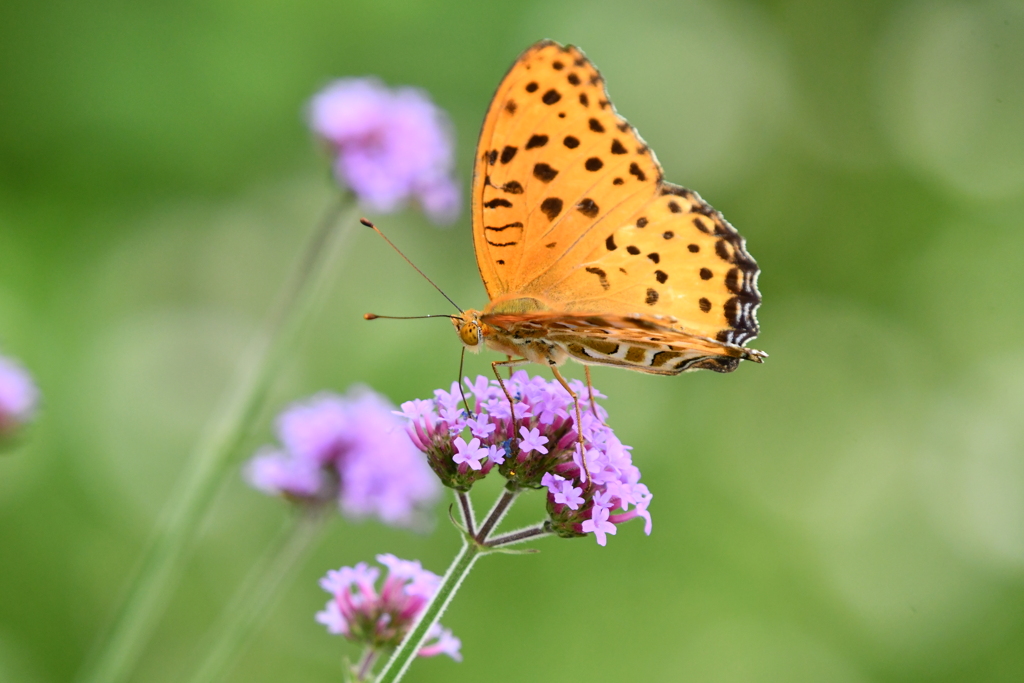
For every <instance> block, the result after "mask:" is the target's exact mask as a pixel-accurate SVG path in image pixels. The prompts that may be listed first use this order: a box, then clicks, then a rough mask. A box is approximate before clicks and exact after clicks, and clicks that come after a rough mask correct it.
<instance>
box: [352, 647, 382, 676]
mask: <svg viewBox="0 0 1024 683" xmlns="http://www.w3.org/2000/svg"><path fill="white" fill-rule="evenodd" d="M379 655H380V650H374V649H372V648H367V649H366V652H364V653H363V657H362V659H360V660H359V670H358V671H356V679H355V680H356V683H365V681H368V680H370V674H371V673H372V671H373V665H374V664H375V663H376V662H377V657H378V656H379Z"/></svg>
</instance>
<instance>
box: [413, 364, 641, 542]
mask: <svg viewBox="0 0 1024 683" xmlns="http://www.w3.org/2000/svg"><path fill="white" fill-rule="evenodd" d="M465 383H466V389H467V392H466V394H467V398H470V397H472V402H473V404H474V405H473V407H472V410H473V411H474V414H473V415H469V414H467V412H466V409H465V407H463V406H462V403H461V398H462V395H461V392H460V391H459V386H458V385H457V384H454V383H453V384H452V387H451V390H450V391H445V390H444V389H438V390H436V391H435V392H434V398H433V400H425V401H424V400H414V401H408V402H406V403H403V404H402V412H401V413H400V414H401V415H402V416H403V417H405V418H406V419H407V420H408V421H409V423H408V431H409V436H410V438H411V439H412V441H413V443H414V444H415V445H416V447H417V448H419V449H420V450H421V451H423V452H424V453H426V455H427V462H428V463H429V464H430V467H431V468H432V469H433V470H434V473H435V474H437V475H438V477H439V478H440V479H441V483H443V484H444V485H445V486H448V487H450V488H453V489H456V490H458V491H468V490H469V489H470V488H471V487H472V485H473V484H474V483H475V482H476V481H478V480H479V479H482V478H483V477H485V476H487V474H488V473H489V472H490V471H491V470H492V469H493V468H494V467H497V468H498V471H499V472H500V473H501V475H502V476H504V477H505V478H506V479H508V480H509V481H510V482H512V483H513V484H514V485H515V486H517V487H527V488H546V489H547V490H548V502H547V507H548V513H549V515H550V521H549V522H548V525H549V527H550V529H551V531H553V532H555V533H557V534H558V535H560V536H564V537H572V536H583V535H586V534H593V535H594V537H595V538H596V540H597V542H598V543H599V544H600V545H604V544H605V543H606V542H607V535H608V534H614V533H615V530H616V528H617V525H619V524H621V523H623V522H625V521H628V520H630V519H633V518H634V517H641V518H643V519H644V520H645V522H646V523H645V524H644V532H645V533H647V534H650V533H651V515H650V513H649V512H648V510H647V508H648V506H649V505H650V503H651V492H650V491H649V490H648V488H647V487H646V486H645V485H644V484H641V483H640V470H639V469H637V468H636V466H635V465H633V462H632V459H631V458H630V455H629V451H630V448H629V446H624V445H623V444H622V442H621V441H619V439H618V438H617V437H616V436H615V433H614V432H613V431H612V429H611V428H610V427H608V426H607V424H605V421H606V419H607V417H608V413H607V411H605V409H604V408H603V407H601V406H600V405H598V404H596V403H591V400H590V393H589V390H588V389H587V387H586V386H585V385H583V383H581V382H579V381H576V380H573V381H572V382H570V386H572V389H573V391H575V392H576V394H577V396H579V401H580V409H581V411H582V413H583V414H582V418H581V419H582V430H583V443H584V446H585V447H586V449H587V450H586V458H587V469H589V470H590V481H585V479H586V475H585V473H584V470H583V467H582V461H581V459H580V454H579V446H578V441H577V432H576V424H575V423H576V420H575V415H576V412H575V408H574V406H573V400H572V397H571V396H570V395H569V392H567V391H566V390H565V388H564V387H562V385H561V384H559V383H558V382H557V381H554V380H552V381H545V380H544V379H542V378H540V377H533V378H531V377H529V375H527V374H526V372H524V371H519V372H517V373H515V374H514V375H513V376H512V378H511V379H508V380H505V386H506V388H507V389H508V391H509V393H510V394H511V395H512V396H513V398H514V399H515V401H516V402H515V418H516V419H515V423H513V421H512V418H511V411H510V410H509V403H508V399H507V398H506V397H505V393H504V392H503V391H502V390H501V387H500V385H499V384H498V382H497V381H495V380H488V379H487V378H486V377H477V379H476V380H475V381H470V380H469V379H468V378H467V379H466V380H465ZM599 397H602V396H601V394H599V393H598V392H597V391H594V398H595V400H596V399H597V398H599ZM602 398H603V397H602ZM464 431H465V432H468V434H464V433H463V432H464ZM513 435H516V436H517V437H518V438H516V439H513ZM467 437H468V438H469V441H468V442H467ZM616 511H618V512H616Z"/></svg>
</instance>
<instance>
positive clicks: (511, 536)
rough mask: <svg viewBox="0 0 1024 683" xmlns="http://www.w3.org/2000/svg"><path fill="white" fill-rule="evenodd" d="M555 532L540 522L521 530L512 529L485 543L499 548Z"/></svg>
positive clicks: (490, 546)
mask: <svg viewBox="0 0 1024 683" xmlns="http://www.w3.org/2000/svg"><path fill="white" fill-rule="evenodd" d="M553 533H554V532H552V531H550V530H549V529H548V528H547V525H546V524H543V523H542V524H538V525H537V526H533V527H529V528H526V529H520V530H519V531H512V532H510V533H507V534H502V535H501V536H495V537H494V538H492V539H491V540H489V541H487V543H485V544H484V545H486V546H487V547H488V548H498V547H501V546H506V545H514V544H516V543H522V542H523V541H529V540H532V539H535V538H543V537H544V536H551V535H552V534H553Z"/></svg>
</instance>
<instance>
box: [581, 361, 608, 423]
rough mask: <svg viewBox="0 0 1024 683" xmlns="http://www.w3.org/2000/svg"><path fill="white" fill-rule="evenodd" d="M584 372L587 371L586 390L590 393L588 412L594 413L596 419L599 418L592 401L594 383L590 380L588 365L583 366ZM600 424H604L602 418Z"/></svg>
mask: <svg viewBox="0 0 1024 683" xmlns="http://www.w3.org/2000/svg"><path fill="white" fill-rule="evenodd" d="M583 370H584V372H586V373H587V392H588V393H589V394H590V412H592V413H593V414H594V417H596V418H597V419H598V420H601V418H600V416H598V414H597V404H596V403H595V402H594V383H593V382H591V381H590V366H589V365H584V366H583ZM601 424H604V420H601Z"/></svg>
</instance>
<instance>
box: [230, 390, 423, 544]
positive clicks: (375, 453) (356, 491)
mask: <svg viewBox="0 0 1024 683" xmlns="http://www.w3.org/2000/svg"><path fill="white" fill-rule="evenodd" d="M277 434H278V438H279V439H280V441H281V444H282V448H279V449H278V448H273V447H267V448H264V449H263V450H261V451H260V452H259V453H257V454H256V456H255V457H254V458H253V459H252V460H250V461H249V463H248V464H247V465H246V469H245V473H246V478H247V479H248V480H249V483H250V484H252V485H253V486H254V487H255V488H257V489H259V490H261V491H265V492H267V493H273V494H281V495H284V496H286V497H288V498H290V499H292V500H296V501H301V502H308V503H317V502H324V501H329V500H333V499H337V501H338V504H339V505H340V507H341V510H342V512H344V513H345V514H347V515H349V516H351V517H369V516H376V517H379V518H380V519H381V520H382V521H383V522H385V523H387V524H391V525H394V526H413V525H415V524H416V522H417V521H418V518H419V515H418V513H419V512H420V511H421V510H422V509H423V508H424V507H426V506H427V505H428V504H430V503H432V502H433V501H434V500H435V499H436V498H437V496H438V493H439V492H440V490H439V487H438V485H437V481H436V480H435V479H434V477H433V476H431V473H430V469H429V468H428V467H427V466H426V464H425V463H424V462H423V457H422V456H421V455H420V454H419V453H418V452H417V450H416V448H415V447H414V446H413V444H412V443H411V442H410V441H409V438H408V436H407V435H406V433H405V430H404V429H402V422H401V421H400V420H398V419H397V418H396V417H395V416H394V414H393V406H392V405H391V404H390V403H388V401H387V400H386V399H385V398H384V397H382V396H380V395H379V394H376V393H374V392H373V391H370V390H369V389H365V388H357V389H355V390H353V391H351V392H349V395H348V396H345V397H342V396H338V395H336V394H331V393H322V394H318V395H316V396H313V397H312V398H309V399H307V400H306V401H303V402H299V403H295V404H293V405H292V406H290V407H289V408H287V409H286V410H285V411H284V412H283V413H281V415H280V416H278V419H277Z"/></svg>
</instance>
